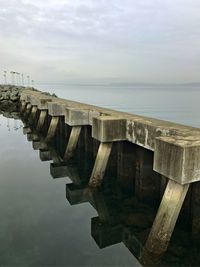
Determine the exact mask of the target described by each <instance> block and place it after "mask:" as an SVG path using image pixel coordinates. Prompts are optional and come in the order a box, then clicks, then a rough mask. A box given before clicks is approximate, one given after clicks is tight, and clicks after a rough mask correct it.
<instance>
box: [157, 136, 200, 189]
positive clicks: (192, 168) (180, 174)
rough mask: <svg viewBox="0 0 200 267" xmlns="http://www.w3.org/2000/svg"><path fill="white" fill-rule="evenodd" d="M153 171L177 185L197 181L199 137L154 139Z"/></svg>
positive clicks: (198, 172) (199, 157) (199, 160)
mask: <svg viewBox="0 0 200 267" xmlns="http://www.w3.org/2000/svg"><path fill="white" fill-rule="evenodd" d="M153 169H154V170H155V171H156V172H158V173H160V174H162V175H164V176H166V177H168V178H169V179H172V180H174V181H176V182H177V183H179V184H187V183H191V182H195V181H199V180H200V140H199V137H195V136H187V137H180V136H171V137H159V138H156V142H155V152H154V166H153Z"/></svg>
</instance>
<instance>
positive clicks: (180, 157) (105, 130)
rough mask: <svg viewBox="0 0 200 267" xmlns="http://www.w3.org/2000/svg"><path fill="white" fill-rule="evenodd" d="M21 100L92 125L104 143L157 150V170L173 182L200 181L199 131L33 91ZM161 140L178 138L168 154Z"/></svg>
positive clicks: (168, 147)
mask: <svg viewBox="0 0 200 267" xmlns="http://www.w3.org/2000/svg"><path fill="white" fill-rule="evenodd" d="M45 99H48V100H47V101H45ZM21 100H25V101H26V102H27V103H30V104H31V105H33V104H35V103H36V102H37V103H39V104H38V109H39V110H42V109H43V108H44V106H43V107H41V108H40V104H41V102H42V101H44V103H45V104H44V105H45V108H46V109H47V110H48V113H49V114H50V115H51V114H52V115H54V116H55V115H56V116H64V118H65V123H67V124H68V125H87V124H89V125H91V126H92V136H93V138H95V139H97V140H99V141H101V142H113V141H122V140H124V141H125V140H126V141H129V142H132V143H134V144H137V145H139V146H142V147H144V148H146V149H149V150H152V151H154V150H156V151H155V161H154V170H155V171H157V172H159V173H160V174H162V175H164V176H166V177H168V178H170V179H173V180H175V181H177V182H179V183H182V184H184V183H187V182H194V181H198V180H200V175H199V174H200V164H199V162H200V161H199V158H200V152H199V143H198V142H200V129H198V128H194V127H189V126H184V125H180V124H176V123H171V122H167V121H162V120H157V119H153V118H146V117H143V116H137V115H134V114H128V113H123V112H118V111H114V110H110V109H104V108H100V107H95V106H91V105H86V104H82V103H79V102H74V101H70V100H64V99H60V98H55V97H53V96H49V95H48V96H47V95H45V94H43V93H41V92H38V91H32V90H23V91H22V93H21ZM29 101H30V102H29ZM157 137H162V138H164V137H167V138H168V137H172V138H174V139H173V141H172V143H173V144H171V145H170V141H169V139H168V141H166V142H165V147H166V150H165V154H163V152H162V151H161V150H162V148H161V146H159V147H160V148H159V149H158V148H157V147H158V146H157V145H156V149H155V144H160V143H159V141H156V140H157ZM180 142H182V143H181V145H180ZM186 143H187V144H186ZM172 148H173V149H172ZM167 151H168V152H167ZM166 153H168V154H167V155H166ZM171 158H173V159H175V160H171ZM169 162H170V163H169ZM175 162H176V164H175Z"/></svg>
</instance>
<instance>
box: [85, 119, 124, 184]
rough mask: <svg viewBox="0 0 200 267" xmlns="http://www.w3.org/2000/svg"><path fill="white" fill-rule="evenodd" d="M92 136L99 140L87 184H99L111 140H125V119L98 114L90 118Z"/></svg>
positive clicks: (109, 151)
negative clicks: (96, 116) (98, 115)
mask: <svg viewBox="0 0 200 267" xmlns="http://www.w3.org/2000/svg"><path fill="white" fill-rule="evenodd" d="M92 137H93V138H95V139H97V140H98V141H100V142H101V143H100V146H99V149H98V153H97V157H96V160H95V164H94V168H93V171H92V174H91V177H90V181H89V186H91V187H97V186H100V185H101V183H102V180H103V176H104V173H105V170H106V166H107V163H108V159H109V156H110V153H111V149H112V142H116V141H122V140H126V120H125V119H121V118H118V117H113V116H100V117H98V118H93V120H92Z"/></svg>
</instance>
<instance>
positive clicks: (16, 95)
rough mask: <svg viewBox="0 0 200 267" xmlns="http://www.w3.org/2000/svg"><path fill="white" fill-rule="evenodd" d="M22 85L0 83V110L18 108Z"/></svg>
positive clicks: (14, 109)
mask: <svg viewBox="0 0 200 267" xmlns="http://www.w3.org/2000/svg"><path fill="white" fill-rule="evenodd" d="M23 89H24V87H22V86H14V85H0V110H1V111H7V112H8V111H9V112H13V111H14V112H16V111H18V110H19V99H20V94H21V91H22V90H23Z"/></svg>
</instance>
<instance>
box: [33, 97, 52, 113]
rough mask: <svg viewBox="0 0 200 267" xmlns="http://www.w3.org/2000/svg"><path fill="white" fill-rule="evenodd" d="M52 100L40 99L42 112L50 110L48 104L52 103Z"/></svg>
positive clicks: (39, 105) (39, 104)
mask: <svg viewBox="0 0 200 267" xmlns="http://www.w3.org/2000/svg"><path fill="white" fill-rule="evenodd" d="M51 101H52V99H51V98H48V97H44V96H42V97H41V98H38V103H37V105H38V109H40V110H47V109H48V103H49V102H51Z"/></svg>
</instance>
